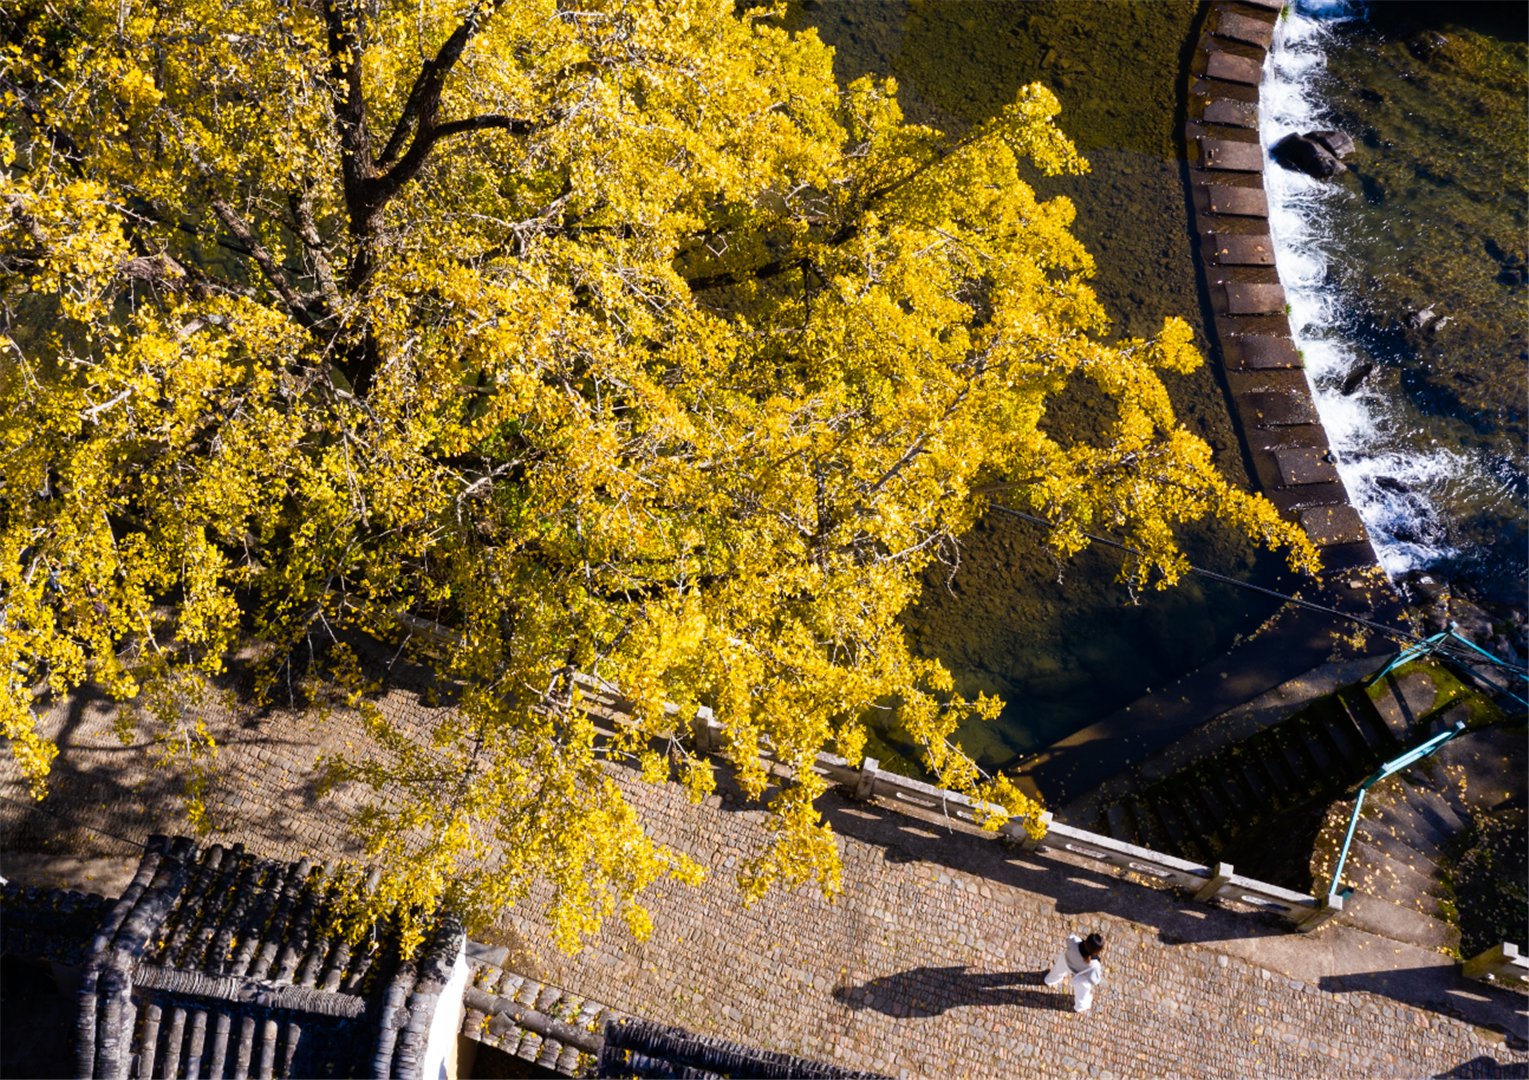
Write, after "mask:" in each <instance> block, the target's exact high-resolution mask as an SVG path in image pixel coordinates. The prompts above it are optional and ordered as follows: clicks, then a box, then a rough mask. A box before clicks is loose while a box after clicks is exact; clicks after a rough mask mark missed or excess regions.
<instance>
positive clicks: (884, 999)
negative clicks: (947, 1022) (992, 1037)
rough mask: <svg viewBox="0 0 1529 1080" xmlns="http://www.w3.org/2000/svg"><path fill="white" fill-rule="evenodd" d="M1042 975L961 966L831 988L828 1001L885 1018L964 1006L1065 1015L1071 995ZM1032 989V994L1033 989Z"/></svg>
mask: <svg viewBox="0 0 1529 1080" xmlns="http://www.w3.org/2000/svg"><path fill="white" fill-rule="evenodd" d="M1044 974H1045V973H1044V972H1040V971H1002V972H977V971H970V970H968V968H967V966H966V965H965V964H954V965H951V966H950V967H920V968H912V969H910V970H908V971H900V972H898V973H897V974H896V975H882V976H880V977H878V978H875V979H870V980H868V981H867V982H864V983H861V984H860V985H859V986H840V987H836V988H835V989H834V992H833V996H834V997H835V998H836V999H837V1000H839V1001H840V1002H842V1003H843V1004H845V1005H847V1006H849V1007H850V1008H851V1009H857V1010H858V1009H875V1010H876V1011H877V1012H879V1013H885V1014H886V1015H888V1016H938V1015H940V1014H941V1013H943V1012H945V1011H946V1010H947V1009H954V1008H959V1007H960V1006H963V1005H1023V1006H1026V1007H1028V1008H1031V1009H1056V1010H1070V1009H1071V1008H1072V993H1071V992H1070V990H1069V989H1068V988H1067V987H1065V986H1063V987H1058V988H1057V989H1055V990H1050V989H1047V988H1045V987H1044V986H1043V985H1042V983H1041V977H1042V976H1043V975H1044ZM1032 988H1034V989H1032Z"/></svg>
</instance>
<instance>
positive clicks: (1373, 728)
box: [1338, 690, 1401, 759]
mask: <svg viewBox="0 0 1529 1080" xmlns="http://www.w3.org/2000/svg"><path fill="white" fill-rule="evenodd" d="M1338 700H1339V702H1340V703H1341V704H1342V705H1343V707H1344V709H1345V710H1346V711H1347V712H1348V715H1349V717H1350V718H1351V719H1352V720H1353V721H1354V723H1355V724H1356V725H1357V726H1358V727H1360V728H1361V729H1362V730H1363V731H1364V732H1365V735H1366V739H1367V741H1368V742H1369V743H1370V744H1371V745H1372V746H1374V747H1375V750H1376V753H1378V754H1379V755H1380V757H1381V758H1382V759H1389V758H1392V757H1395V756H1396V752H1397V750H1398V749H1399V748H1400V746H1401V744H1400V743H1398V742H1397V741H1396V733H1395V732H1393V731H1392V730H1391V726H1390V725H1389V724H1387V723H1386V720H1385V717H1383V716H1381V715H1380V711H1379V710H1378V709H1376V708H1375V703H1374V702H1373V701H1371V700H1370V696H1369V695H1368V694H1366V693H1365V692H1364V691H1363V690H1356V691H1351V692H1349V693H1344V694H1339V695H1338Z"/></svg>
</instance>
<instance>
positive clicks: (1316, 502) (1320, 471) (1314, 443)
mask: <svg viewBox="0 0 1529 1080" xmlns="http://www.w3.org/2000/svg"><path fill="white" fill-rule="evenodd" d="M1281 6H1282V4H1281V2H1280V0H1218V2H1214V3H1212V4H1210V6H1209V11H1208V13H1207V17H1206V19H1205V22H1204V27H1203V29H1202V32H1201V34H1200V40H1199V43H1198V45H1197V46H1196V49H1195V53H1194V58H1193V61H1192V66H1191V71H1190V74H1191V76H1192V81H1191V85H1190V90H1189V101H1188V108H1187V113H1188V115H1187V117H1186V124H1185V130H1184V141H1185V146H1186V149H1187V150H1188V152H1189V158H1190V165H1189V188H1190V200H1191V207H1192V211H1191V212H1192V216H1193V225H1194V228H1195V233H1196V235H1197V236H1198V238H1199V244H1200V256H1201V262H1200V269H1201V273H1202V275H1203V277H1204V283H1205V292H1206V295H1207V297H1208V299H1209V303H1210V307H1211V310H1212V312H1213V314H1214V322H1213V324H1212V326H1211V331H1212V333H1213V335H1214V338H1215V345H1216V350H1217V352H1218V354H1219V357H1220V361H1221V367H1222V371H1223V373H1224V374H1225V377H1226V383H1227V388H1228V390H1229V392H1230V396H1231V400H1232V408H1233V412H1234V414H1235V415H1236V417H1237V421H1238V424H1239V426H1240V428H1241V430H1242V436H1243V441H1244V444H1245V445H1246V446H1247V450H1248V455H1249V458H1250V460H1251V462H1252V464H1253V470H1254V475H1255V477H1256V479H1257V482H1258V485H1259V487H1260V488H1261V489H1262V490H1263V492H1264V494H1265V495H1267V496H1268V498H1269V499H1270V500H1271V501H1272V502H1273V503H1274V504H1275V505H1276V506H1278V507H1279V509H1280V511H1281V512H1282V513H1284V514H1285V515H1286V516H1287V517H1289V518H1291V519H1293V520H1295V521H1297V522H1299V523H1300V525H1301V527H1302V528H1303V529H1305V531H1306V534H1307V535H1308V536H1309V537H1311V540H1312V542H1313V543H1315V544H1316V545H1317V547H1318V548H1320V549H1321V552H1322V562H1323V565H1324V566H1325V567H1326V568H1327V569H1328V571H1329V576H1330V578H1331V580H1329V582H1328V589H1329V591H1330V592H1331V593H1332V594H1333V598H1334V599H1336V600H1339V601H1342V600H1345V599H1347V600H1348V601H1349V602H1350V603H1353V602H1355V601H1357V605H1356V610H1363V609H1373V608H1374V607H1376V606H1377V603H1378V604H1379V605H1380V606H1382V607H1384V606H1387V605H1386V603H1385V602H1386V600H1388V599H1389V596H1388V595H1368V594H1370V593H1371V592H1372V590H1377V591H1383V590H1385V585H1384V577H1383V576H1380V577H1376V576H1375V575H1364V577H1370V578H1373V579H1374V580H1372V581H1363V580H1362V578H1361V577H1360V576H1358V575H1356V574H1354V573H1353V572H1354V571H1359V570H1366V571H1368V570H1374V571H1377V572H1378V571H1379V564H1378V561H1377V559H1376V556H1375V549H1374V548H1373V547H1372V546H1371V544H1370V539H1369V536H1368V534H1367V533H1366V532H1365V528H1364V522H1363V521H1361V520H1360V517H1359V513H1358V512H1357V511H1356V510H1355V509H1354V508H1353V506H1352V505H1350V503H1349V498H1348V492H1347V490H1346V489H1345V488H1344V486H1343V481H1342V480H1341V479H1340V478H1339V476H1338V470H1337V467H1336V466H1335V465H1334V463H1333V459H1332V453H1331V451H1330V449H1329V447H1328V440H1327V434H1326V432H1324V431H1323V429H1322V424H1321V421H1320V420H1319V419H1318V416H1317V409H1316V405H1315V403H1314V402H1313V400H1312V395H1311V388H1310V386H1309V385H1308V384H1307V381H1306V374H1305V371H1304V370H1303V364H1302V358H1301V354H1300V352H1299V351H1298V350H1297V349H1296V347H1295V343H1294V341H1293V340H1291V335H1290V322H1289V319H1288V318H1287V316H1286V304H1285V291H1284V289H1283V288H1282V287H1281V286H1280V281H1279V274H1278V272H1277V270H1276V268H1275V265H1274V244H1273V241H1272V239H1271V238H1270V235H1269V204H1268V197H1267V195H1266V194H1265V191H1264V182H1263V170H1264V155H1263V148H1262V147H1261V146H1260V145H1259V140H1258V90H1259V84H1260V82H1261V81H1262V78H1263V66H1264V58H1265V56H1266V54H1267V52H1268V49H1269V47H1270V44H1271V43H1272V41H1273V39H1274V30H1275V23H1276V20H1277V19H1278V18H1279V12H1280V9H1281ZM1349 579H1353V580H1354V581H1358V582H1361V583H1360V584H1358V585H1357V586H1351V585H1350V584H1349ZM1346 591H1347V592H1351V593H1354V594H1356V595H1353V596H1347V597H1346V596H1345V592H1346ZM1345 606H1348V605H1345Z"/></svg>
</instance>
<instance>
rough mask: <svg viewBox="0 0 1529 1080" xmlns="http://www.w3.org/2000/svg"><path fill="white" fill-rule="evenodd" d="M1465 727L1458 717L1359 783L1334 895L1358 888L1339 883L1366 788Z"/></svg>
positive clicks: (1335, 870) (1332, 887)
mask: <svg viewBox="0 0 1529 1080" xmlns="http://www.w3.org/2000/svg"><path fill="white" fill-rule="evenodd" d="M1393 666H1394V665H1393ZM1388 670H1389V669H1388ZM1381 674H1382V675H1384V674H1385V672H1381ZM1376 678H1377V679H1378V678H1380V675H1377V676H1376ZM1464 730H1465V721H1464V720H1456V721H1455V724H1454V726H1453V727H1451V728H1450V729H1449V730H1448V731H1441V732H1440V733H1439V734H1437V735H1435V736H1434V737H1433V738H1431V739H1429V740H1428V741H1427V742H1425V743H1421V744H1419V745H1418V746H1415V747H1413V748H1412V749H1411V750H1408V751H1407V752H1406V753H1405V754H1403V755H1402V756H1401V757H1397V758H1392V759H1391V760H1390V761H1388V762H1386V763H1385V764H1384V765H1382V766H1381V767H1380V768H1379V769H1376V770H1375V773H1374V775H1372V776H1371V777H1369V779H1367V780H1365V781H1364V783H1362V784H1360V785H1359V794H1358V795H1356V796H1354V812H1353V813H1352V814H1351V815H1350V816H1349V822H1348V835H1347V836H1345V837H1344V838H1343V848H1342V850H1340V851H1339V852H1338V865H1337V866H1335V867H1333V878H1332V884H1331V885H1329V886H1328V888H1327V894H1328V895H1329V896H1332V895H1333V894H1335V893H1340V894H1341V895H1343V896H1350V895H1352V894H1353V892H1354V890H1353V889H1341V890H1340V884H1339V883H1340V882H1341V881H1342V879H1343V864H1344V863H1345V862H1346V861H1347V860H1348V849H1349V845H1350V844H1352V843H1353V842H1354V830H1355V829H1357V828H1358V827H1359V811H1360V810H1362V809H1363V808H1364V795H1365V792H1367V791H1369V790H1370V788H1371V786H1373V785H1374V784H1378V783H1380V781H1382V780H1384V779H1385V778H1386V777H1388V776H1390V775H1392V774H1393V773H1398V772H1401V771H1402V770H1403V769H1405V768H1406V767H1407V766H1408V765H1412V764H1414V763H1415V762H1419V761H1422V760H1423V759H1424V758H1425V757H1427V756H1428V755H1429V754H1432V753H1433V752H1434V751H1436V750H1438V749H1439V747H1441V746H1443V745H1444V744H1445V743H1447V742H1449V740H1451V739H1453V738H1454V737H1455V736H1456V735H1459V734H1460V733H1461V732H1463V731H1464Z"/></svg>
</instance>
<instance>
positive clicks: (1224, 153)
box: [1200, 137, 1264, 172]
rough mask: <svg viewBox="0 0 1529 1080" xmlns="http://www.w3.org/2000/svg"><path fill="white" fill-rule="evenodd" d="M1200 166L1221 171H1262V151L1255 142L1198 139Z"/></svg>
mask: <svg viewBox="0 0 1529 1080" xmlns="http://www.w3.org/2000/svg"><path fill="white" fill-rule="evenodd" d="M1200 168H1202V169H1220V170H1222V171H1223V172H1263V170H1264V151H1263V147H1261V146H1259V145H1258V144H1257V143H1256V142H1236V141H1234V140H1232V139H1207V138H1203V137H1202V138H1201V139H1200Z"/></svg>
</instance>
